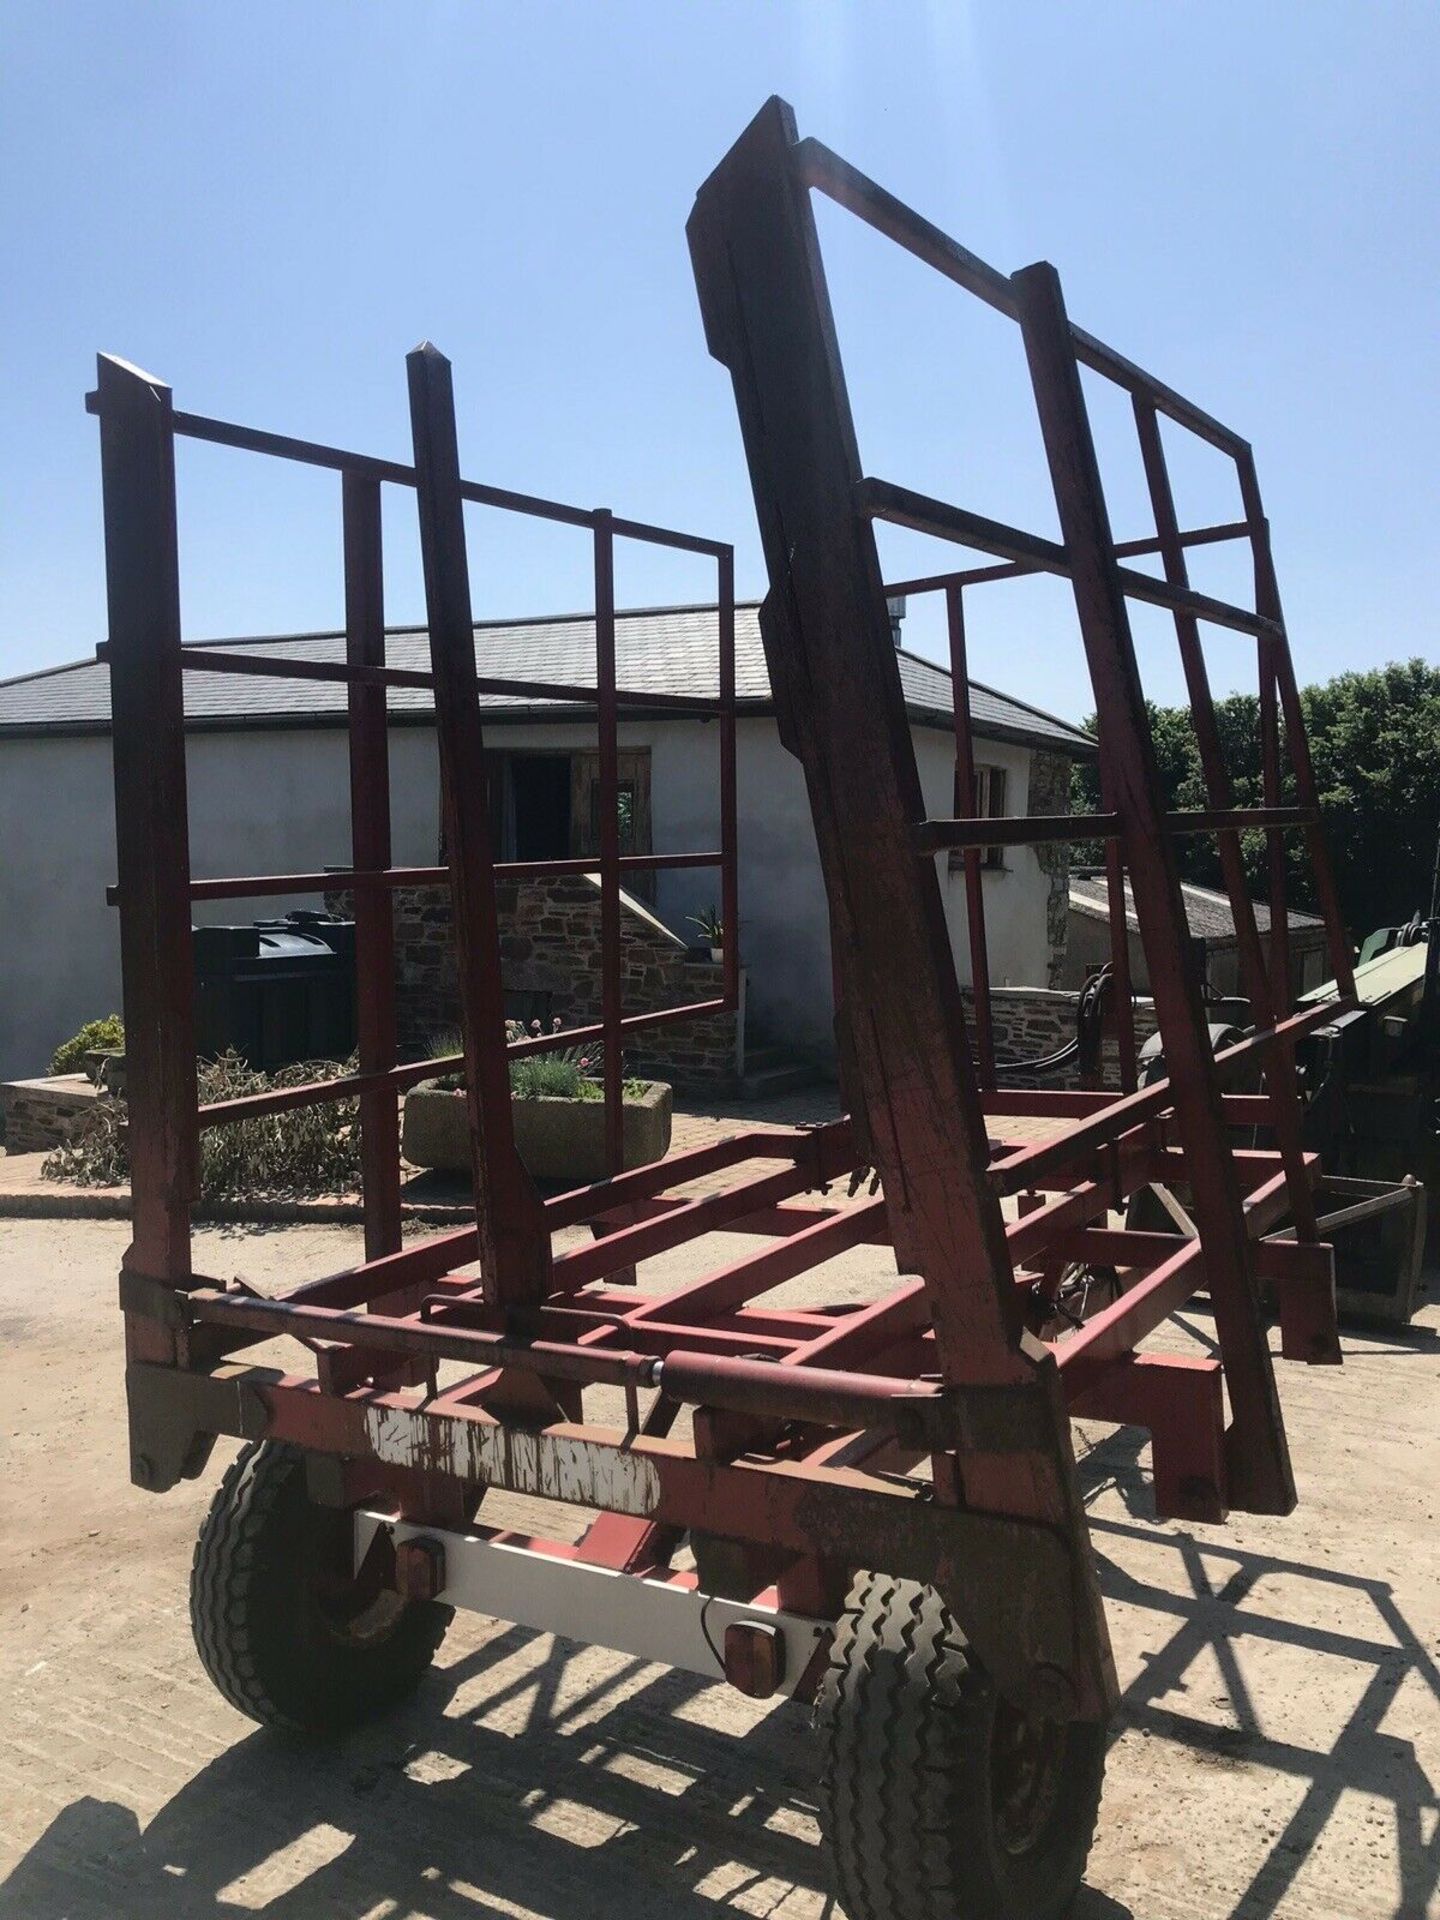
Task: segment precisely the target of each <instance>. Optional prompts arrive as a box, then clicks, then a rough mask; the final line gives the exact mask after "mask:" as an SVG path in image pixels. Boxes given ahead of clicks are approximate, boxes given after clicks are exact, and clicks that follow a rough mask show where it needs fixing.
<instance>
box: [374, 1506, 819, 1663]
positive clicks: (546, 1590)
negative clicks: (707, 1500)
mask: <svg viewBox="0 0 1440 1920" xmlns="http://www.w3.org/2000/svg"><path fill="white" fill-rule="evenodd" d="M377 1527H387V1528H388V1529H389V1530H390V1531H391V1533H392V1534H393V1535H394V1538H395V1543H396V1545H397V1546H398V1545H400V1544H401V1542H403V1541H405V1540H413V1539H426V1540H436V1541H438V1542H439V1543H440V1544H441V1545H442V1546H443V1547H444V1549H445V1586H444V1589H443V1591H442V1592H441V1593H440V1594H439V1596H438V1598H440V1599H441V1600H443V1601H445V1603H446V1604H447V1605H448V1606H452V1607H463V1608H465V1609H466V1610H467V1611H469V1612H472V1613H488V1614H491V1615H493V1616H494V1617H495V1618H496V1619H498V1620H512V1621H514V1622H515V1623H516V1624H517V1625H518V1626H525V1627H534V1628H536V1629H537V1630H538V1631H540V1632H542V1633H558V1634H563V1635H564V1636H565V1638H566V1639H567V1640H579V1641H582V1642H586V1643H588V1644H590V1645H592V1646H597V1647H610V1648H613V1650H614V1651H615V1652H616V1653H628V1654H633V1655H634V1656H635V1657H636V1658H637V1659H641V1660H658V1661H661V1662H663V1663H664V1664H665V1665H666V1666H669V1667H680V1668H683V1669H684V1670H685V1671H686V1672H687V1673H698V1674H701V1675H703V1676H704V1677H705V1678H706V1679H707V1680H723V1679H724V1678H725V1673H724V1669H723V1666H722V1664H721V1659H720V1655H721V1654H722V1653H723V1651H724V1646H725V1629H726V1628H727V1627H728V1626H730V1625H731V1624H732V1623H733V1622H735V1621H754V1622H755V1623H756V1624H758V1625H761V1626H767V1627H773V1628H775V1629H776V1630H777V1631H778V1632H779V1633H780V1635H781V1637H782V1638H783V1639H784V1642H785V1662H784V1675H783V1678H782V1679H781V1682H780V1687H779V1692H780V1693H782V1694H789V1693H793V1692H794V1690H795V1688H796V1686H797V1685H798V1684H799V1682H800V1679H801V1677H802V1676H803V1674H804V1672H805V1669H806V1667H807V1666H808V1665H809V1664H810V1660H811V1656H812V1655H813V1654H814V1652H815V1648H816V1646H817V1645H818V1644H819V1642H820V1640H821V1638H822V1636H824V1635H825V1634H827V1633H828V1632H829V1631H830V1622H829V1621H826V1620H811V1619H808V1618H806V1617H805V1616H804V1615H803V1614H798V1613H783V1612H781V1611H780V1610H779V1609H778V1608H774V1607H758V1606H754V1605H749V1606H747V1605H744V1604H742V1603H741V1602H740V1601H738V1600H722V1599H720V1598H719V1597H718V1596H714V1595H709V1594H704V1593H697V1592H696V1591H695V1590H694V1589H693V1588H687V1587H677V1586H671V1585H669V1584H668V1583H667V1582H665V1581H663V1580H657V1579H647V1578H645V1577H644V1576H642V1575H638V1574H633V1573H614V1572H612V1571H611V1570H610V1569H609V1568H607V1567H593V1566H587V1565H586V1564H585V1562H584V1561H580V1560H562V1559H559V1558H557V1557H556V1556H555V1555H553V1554H546V1553H536V1552H535V1551H533V1549H531V1548H529V1547H521V1546H515V1545H512V1544H510V1543H509V1542H505V1541H497V1540H494V1539H492V1538H491V1537H490V1536H489V1535H488V1534H486V1533H483V1532H466V1533H459V1532H453V1533H452V1532H446V1531H444V1530H442V1529H440V1528H438V1527H420V1526H413V1525H411V1524H409V1523H408V1522H406V1521H403V1520H392V1519H389V1518H388V1517H387V1516H385V1515H383V1514H376V1513H358V1514H357V1515H356V1516H355V1560H356V1565H357V1566H358V1565H359V1563H360V1561H361V1560H362V1559H363V1557H364V1555H365V1553H366V1551H367V1549H368V1548H369V1545H370V1542H371V1540H372V1539H373V1538H374V1535H375V1531H376V1529H377ZM707 1634H708V1636H709V1637H708V1639H707V1637H706V1636H707Z"/></svg>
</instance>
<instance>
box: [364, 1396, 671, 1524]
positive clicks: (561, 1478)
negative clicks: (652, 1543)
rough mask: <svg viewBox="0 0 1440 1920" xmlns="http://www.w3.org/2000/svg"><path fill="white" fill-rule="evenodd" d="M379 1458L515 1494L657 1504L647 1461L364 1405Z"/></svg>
mask: <svg viewBox="0 0 1440 1920" xmlns="http://www.w3.org/2000/svg"><path fill="white" fill-rule="evenodd" d="M365 1429H366V1432H367V1433H368V1435H369V1437H370V1444H371V1446H372V1447H373V1449H374V1451H375V1455H376V1458H377V1459H380V1460H384V1461H386V1462H387V1463H388V1464H389V1465H390V1466H395V1467H414V1468H420V1469H430V1470H438V1471H440V1472H442V1473H455V1474H459V1475H460V1476H461V1478H462V1479H466V1480H483V1481H486V1482H488V1483H489V1484H490V1485H491V1486H496V1487H506V1488H508V1489H509V1490H510V1491H511V1492H512V1493H529V1494H534V1495H536V1496H537V1497H538V1498H540V1499H543V1500H566V1501H569V1502H570V1503H571V1504H572V1505H574V1506H583V1507H604V1508H605V1509H606V1510H607V1511H608V1512H611V1513H633V1514H638V1515H640V1516H642V1517H643V1516H645V1515H648V1514H650V1513H653V1512H654V1510H655V1508H656V1507H657V1506H658V1505H659V1503H660V1475H659V1472H658V1471H657V1469H656V1466H655V1463H654V1461H652V1460H647V1459H646V1458H645V1457H644V1456H643V1455H639V1454H634V1453H627V1452H624V1451H621V1450H620V1449H618V1448H615V1447H607V1446H602V1445H599V1444H597V1443H596V1442H595V1441H592V1440H577V1439H574V1438H572V1437H570V1436H568V1435H566V1434H548V1433H527V1432H524V1431H522V1430H521V1429H518V1428H514V1427H509V1428H507V1427H492V1426H484V1425H481V1424H480V1423H478V1422H476V1421H473V1420H447V1421H444V1422H434V1421H431V1420H429V1419H427V1418H426V1416H425V1415H424V1414H423V1413H417V1412H415V1411H413V1410H412V1409H410V1408H408V1407H368V1408H367V1409H366V1412H365Z"/></svg>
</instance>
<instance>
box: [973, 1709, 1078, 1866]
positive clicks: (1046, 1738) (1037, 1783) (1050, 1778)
mask: <svg viewBox="0 0 1440 1920" xmlns="http://www.w3.org/2000/svg"><path fill="white" fill-rule="evenodd" d="M1065 1731H1066V1730H1065V1727H1064V1725H1063V1724H1062V1723H1061V1722H1060V1721H1058V1720H1035V1719H1031V1718H1029V1717H1028V1716H1027V1715H1026V1714H1023V1713H1019V1712H1017V1711H1016V1709H1015V1708H1014V1707H1012V1706H1011V1705H1010V1704H1009V1702H1008V1701H1006V1700H999V1701H997V1702H996V1705H995V1719H994V1723H993V1726H992V1728H991V1734H990V1793H991V1804H992V1806H993V1809H994V1817H995V1837H996V1839H997V1841H998V1842H999V1844H1000V1847H1001V1848H1002V1850H1003V1851H1004V1852H1005V1853H1008V1854H1011V1855H1018V1854H1024V1853H1030V1852H1031V1851H1033V1849H1034V1848H1035V1847H1036V1846H1037V1845H1038V1844H1039V1842H1040V1840H1041V1838H1042V1837H1043V1835H1044V1833H1045V1830H1046V1828H1047V1827H1048V1826H1049V1824H1050V1821H1051V1818H1052V1816H1053V1814H1054V1812H1055V1808H1056V1805H1057V1804H1058V1802H1059V1799H1060V1774H1061V1767H1062V1763H1063V1761H1064V1757H1065Z"/></svg>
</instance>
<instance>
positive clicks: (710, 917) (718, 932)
mask: <svg viewBox="0 0 1440 1920" xmlns="http://www.w3.org/2000/svg"><path fill="white" fill-rule="evenodd" d="M685 917H686V919H687V920H688V921H689V922H690V924H691V926H692V927H698V928H699V929H700V932H701V934H702V935H703V936H704V940H705V944H706V945H707V946H708V947H709V949H710V958H711V959H712V960H713V961H714V962H715V964H716V966H717V967H718V966H719V965H720V963H721V961H722V960H723V959H724V957H725V923H724V922H723V921H722V920H721V918H720V915H719V914H718V913H717V912H716V911H715V908H714V907H713V906H709V907H706V908H704V909H703V910H702V911H701V912H700V913H689V914H686V916H685Z"/></svg>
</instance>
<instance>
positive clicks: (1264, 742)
mask: <svg viewBox="0 0 1440 1920" xmlns="http://www.w3.org/2000/svg"><path fill="white" fill-rule="evenodd" d="M1255 665H1256V677H1257V680H1258V682H1259V693H1260V700H1259V718H1260V766H1261V781H1262V792H1263V794H1264V801H1265V805H1266V806H1267V807H1278V806H1280V805H1282V804H1283V800H1284V793H1283V781H1282V777H1281V772H1280V707H1279V696H1280V689H1279V687H1278V685H1277V683H1276V679H1275V642H1274V641H1273V640H1267V639H1265V638H1264V637H1263V636H1262V637H1261V638H1260V639H1258V640H1257V641H1256V642H1255ZM1265 870H1266V875H1267V879H1268V883H1269V893H1270V970H1271V973H1272V975H1273V977H1274V982H1275V992H1274V1010H1275V1012H1276V1013H1277V1014H1278V1015H1280V1016H1281V1017H1282V1018H1283V1017H1284V1016H1285V1015H1286V1014H1287V1013H1288V1012H1289V1011H1290V1001H1291V982H1290V915H1289V912H1288V909H1287V907H1286V904H1285V834H1284V832H1283V830H1282V829H1280V828H1278V827H1270V828H1268V829H1267V831H1266V834H1265Z"/></svg>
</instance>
